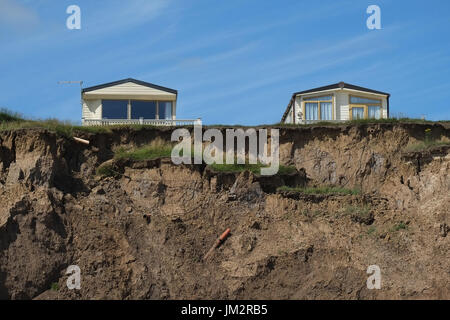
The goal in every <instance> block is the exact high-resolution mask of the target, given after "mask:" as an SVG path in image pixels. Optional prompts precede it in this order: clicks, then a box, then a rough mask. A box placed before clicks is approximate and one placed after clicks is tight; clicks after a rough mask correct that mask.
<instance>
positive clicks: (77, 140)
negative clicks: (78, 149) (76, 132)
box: [73, 137, 89, 145]
mask: <svg viewBox="0 0 450 320" xmlns="http://www.w3.org/2000/svg"><path fill="white" fill-rule="evenodd" d="M73 140H75V141H76V142H79V143H83V144H86V145H89V140H85V139H81V138H77V137H73Z"/></svg>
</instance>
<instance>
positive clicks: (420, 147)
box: [405, 140, 450, 152]
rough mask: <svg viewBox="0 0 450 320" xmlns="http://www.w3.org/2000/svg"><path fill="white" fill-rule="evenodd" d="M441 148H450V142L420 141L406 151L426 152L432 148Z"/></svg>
mask: <svg viewBox="0 0 450 320" xmlns="http://www.w3.org/2000/svg"><path fill="white" fill-rule="evenodd" d="M439 146H450V141H444V140H428V141H420V142H417V143H414V144H411V145H409V146H407V147H406V149H405V151H407V152H420V151H425V150H428V149H430V148H433V147H439Z"/></svg>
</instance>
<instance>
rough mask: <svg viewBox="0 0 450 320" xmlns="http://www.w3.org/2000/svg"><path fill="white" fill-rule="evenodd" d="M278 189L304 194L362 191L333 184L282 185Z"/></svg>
mask: <svg viewBox="0 0 450 320" xmlns="http://www.w3.org/2000/svg"><path fill="white" fill-rule="evenodd" d="M277 191H293V192H299V193H304V194H343V195H357V194H360V193H361V191H360V190H359V189H346V188H341V187H333V186H322V187H288V186H282V187H279V188H278V189H277Z"/></svg>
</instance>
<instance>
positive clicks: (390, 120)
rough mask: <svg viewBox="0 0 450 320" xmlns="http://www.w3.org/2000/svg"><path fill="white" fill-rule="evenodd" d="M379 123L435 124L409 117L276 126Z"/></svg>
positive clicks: (280, 124)
mask: <svg viewBox="0 0 450 320" xmlns="http://www.w3.org/2000/svg"><path fill="white" fill-rule="evenodd" d="M437 122H445V120H444V121H436V123H437ZM378 123H392V124H396V123H418V124H430V123H435V122H434V121H430V120H423V119H416V118H407V117H399V118H395V117H393V118H388V119H358V120H349V121H342V122H341V121H339V122H332V121H319V122H315V123H308V124H298V123H295V124H292V123H277V124H275V126H278V127H316V126H321V127H322V126H324V127H333V126H337V125H364V124H378Z"/></svg>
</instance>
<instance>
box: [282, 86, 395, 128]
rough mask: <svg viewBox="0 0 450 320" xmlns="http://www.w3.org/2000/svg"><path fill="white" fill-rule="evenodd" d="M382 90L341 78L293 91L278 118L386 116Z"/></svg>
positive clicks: (292, 120) (315, 119)
mask: <svg viewBox="0 0 450 320" xmlns="http://www.w3.org/2000/svg"><path fill="white" fill-rule="evenodd" d="M389 97H390V94H389V93H386V92H381V91H376V90H372V89H368V88H363V87H359V86H355V85H351V84H348V83H345V82H340V83H336V84H332V85H329V86H324V87H319V88H315V89H310V90H305V91H301V92H296V93H294V94H293V95H292V98H291V100H290V101H289V104H288V106H287V108H286V111H285V112H284V114H283V117H282V119H281V122H282V123H291V124H296V123H298V124H303V123H314V122H320V121H335V122H339V121H348V120H354V119H385V118H389Z"/></svg>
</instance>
